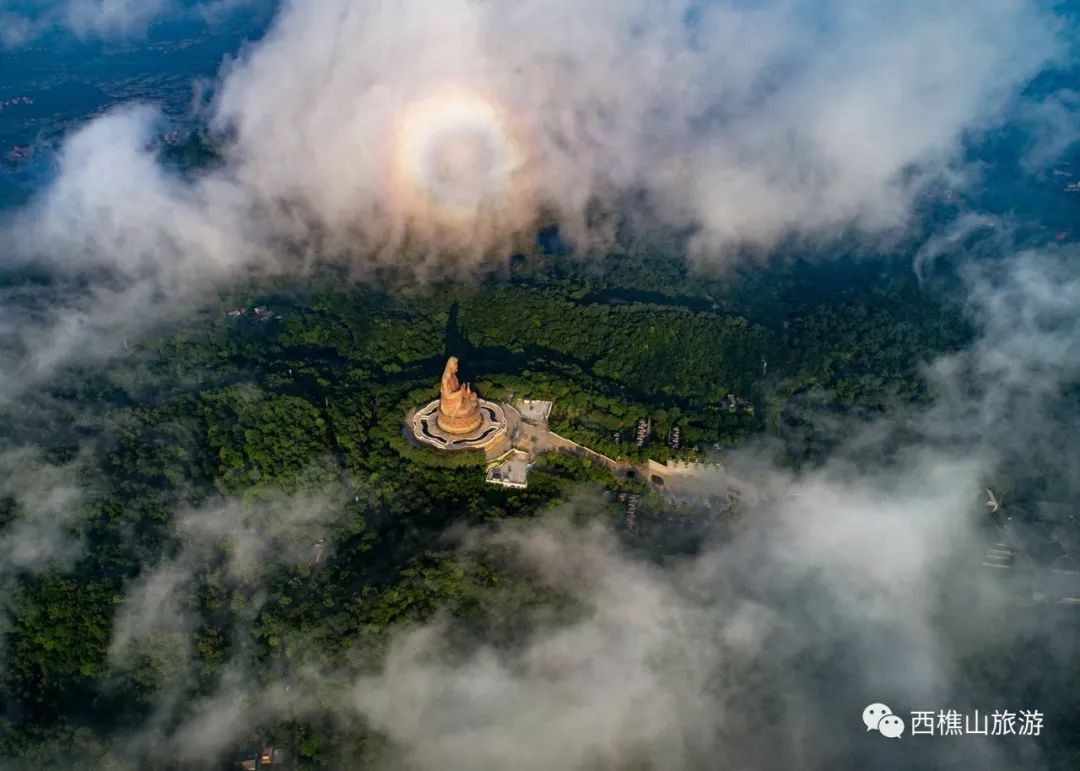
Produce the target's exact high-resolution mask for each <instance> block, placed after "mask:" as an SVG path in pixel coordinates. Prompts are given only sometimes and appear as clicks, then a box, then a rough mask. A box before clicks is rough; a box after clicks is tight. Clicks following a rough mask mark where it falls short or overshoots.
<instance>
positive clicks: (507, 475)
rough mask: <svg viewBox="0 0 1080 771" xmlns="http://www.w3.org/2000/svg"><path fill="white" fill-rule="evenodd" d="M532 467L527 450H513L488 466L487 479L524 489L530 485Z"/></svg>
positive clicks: (504, 485) (501, 484)
mask: <svg viewBox="0 0 1080 771" xmlns="http://www.w3.org/2000/svg"><path fill="white" fill-rule="evenodd" d="M531 468H532V465H531V464H530V463H529V454H528V453H527V452H523V451H522V450H511V451H510V453H508V454H507V455H506V456H505V458H503V459H500V460H499V461H496V462H495V463H493V464H491V465H490V466H488V470H487V476H486V480H487V482H488V483H489V484H493V485H500V486H502V487H513V488H517V489H520V490H523V489H525V488H526V487H528V486H529V469H531Z"/></svg>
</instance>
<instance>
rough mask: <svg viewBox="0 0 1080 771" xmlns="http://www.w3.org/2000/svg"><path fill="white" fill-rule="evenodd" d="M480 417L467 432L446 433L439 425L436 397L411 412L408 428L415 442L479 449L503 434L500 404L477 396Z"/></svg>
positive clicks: (490, 443)
mask: <svg viewBox="0 0 1080 771" xmlns="http://www.w3.org/2000/svg"><path fill="white" fill-rule="evenodd" d="M480 414H481V415H482V416H483V417H484V421H483V422H482V423H481V424H480V426H479V427H478V428H477V429H476V430H475V431H471V432H469V433H468V434H448V433H447V432H445V431H443V430H442V429H441V428H439V424H438V422H437V421H438V417H439V400H438V399H436V400H435V401H433V402H431V403H429V404H427V405H425V406H424V407H421V408H420V409H418V410H417V411H416V414H414V415H413V419H412V431H413V436H415V437H416V440H417V441H418V442H423V443H424V444H427V445H430V446H432V447H435V448H436V449H439V450H483V449H486V448H487V447H490V446H491V445H492V444H494V443H495V442H497V441H498V440H499V439H501V438H502V437H503V436H505V435H506V414H505V413H504V412H503V408H502V406H500V405H498V404H495V402H489V401H486V400H484V399H481V400H480Z"/></svg>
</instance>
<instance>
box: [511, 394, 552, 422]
mask: <svg viewBox="0 0 1080 771" xmlns="http://www.w3.org/2000/svg"><path fill="white" fill-rule="evenodd" d="M514 406H515V407H516V408H517V410H518V412H520V413H521V417H522V419H523V420H525V421H527V422H529V423H535V424H536V425H547V422H548V418H549V417H551V408H552V407H553V406H554V403H553V402H549V401H544V400H542V399H519V400H518V401H517V402H515V403H514Z"/></svg>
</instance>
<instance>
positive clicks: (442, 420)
mask: <svg viewBox="0 0 1080 771" xmlns="http://www.w3.org/2000/svg"><path fill="white" fill-rule="evenodd" d="M457 371H458V360H457V357H456V356H451V357H450V358H449V359H448V360H447V361H446V369H444V370H443V374H442V388H441V393H440V398H439V417H438V419H437V420H436V421H435V422H436V423H438V425H439V428H441V429H442V430H443V431H445V432H446V433H448V434H469V433H472V432H473V431H475V430H476V429H478V428H480V426H481V425H482V424H483V422H484V416H483V415H481V414H480V398H479V397H478V396H477V395H476V394H474V393H473V392H472V390H471V389H470V388H469V386H468V384H467V383H466V384H465V385H462V384H461V383H459V382H458V379H457Z"/></svg>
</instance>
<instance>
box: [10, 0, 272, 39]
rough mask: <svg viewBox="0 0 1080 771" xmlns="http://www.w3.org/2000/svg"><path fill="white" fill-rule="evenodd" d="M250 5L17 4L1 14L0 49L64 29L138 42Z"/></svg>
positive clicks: (149, 1) (139, 1)
mask: <svg viewBox="0 0 1080 771" xmlns="http://www.w3.org/2000/svg"><path fill="white" fill-rule="evenodd" d="M251 2H252V0H210V1H209V2H196V1H194V0H28V1H24V0H14V2H11V3H10V7H8V8H0V46H7V47H11V48H15V47H18V46H23V45H27V44H28V43H31V42H33V41H35V40H36V39H38V38H39V37H41V36H42V35H44V34H46V33H48V32H50V31H53V30H56V29H63V30H65V31H67V32H70V33H71V34H73V35H75V36H76V37H79V38H89V39H107V40H115V39H121V38H130V37H140V36H143V35H145V34H146V32H147V30H148V29H149V28H150V26H151V25H152V24H154V23H156V22H161V21H169V20H173V19H178V18H195V17H202V18H207V19H211V18H214V17H216V16H218V15H220V14H222V13H225V12H227V11H229V10H231V9H233V8H236V7H238V6H243V5H246V4H249V3H251Z"/></svg>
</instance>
